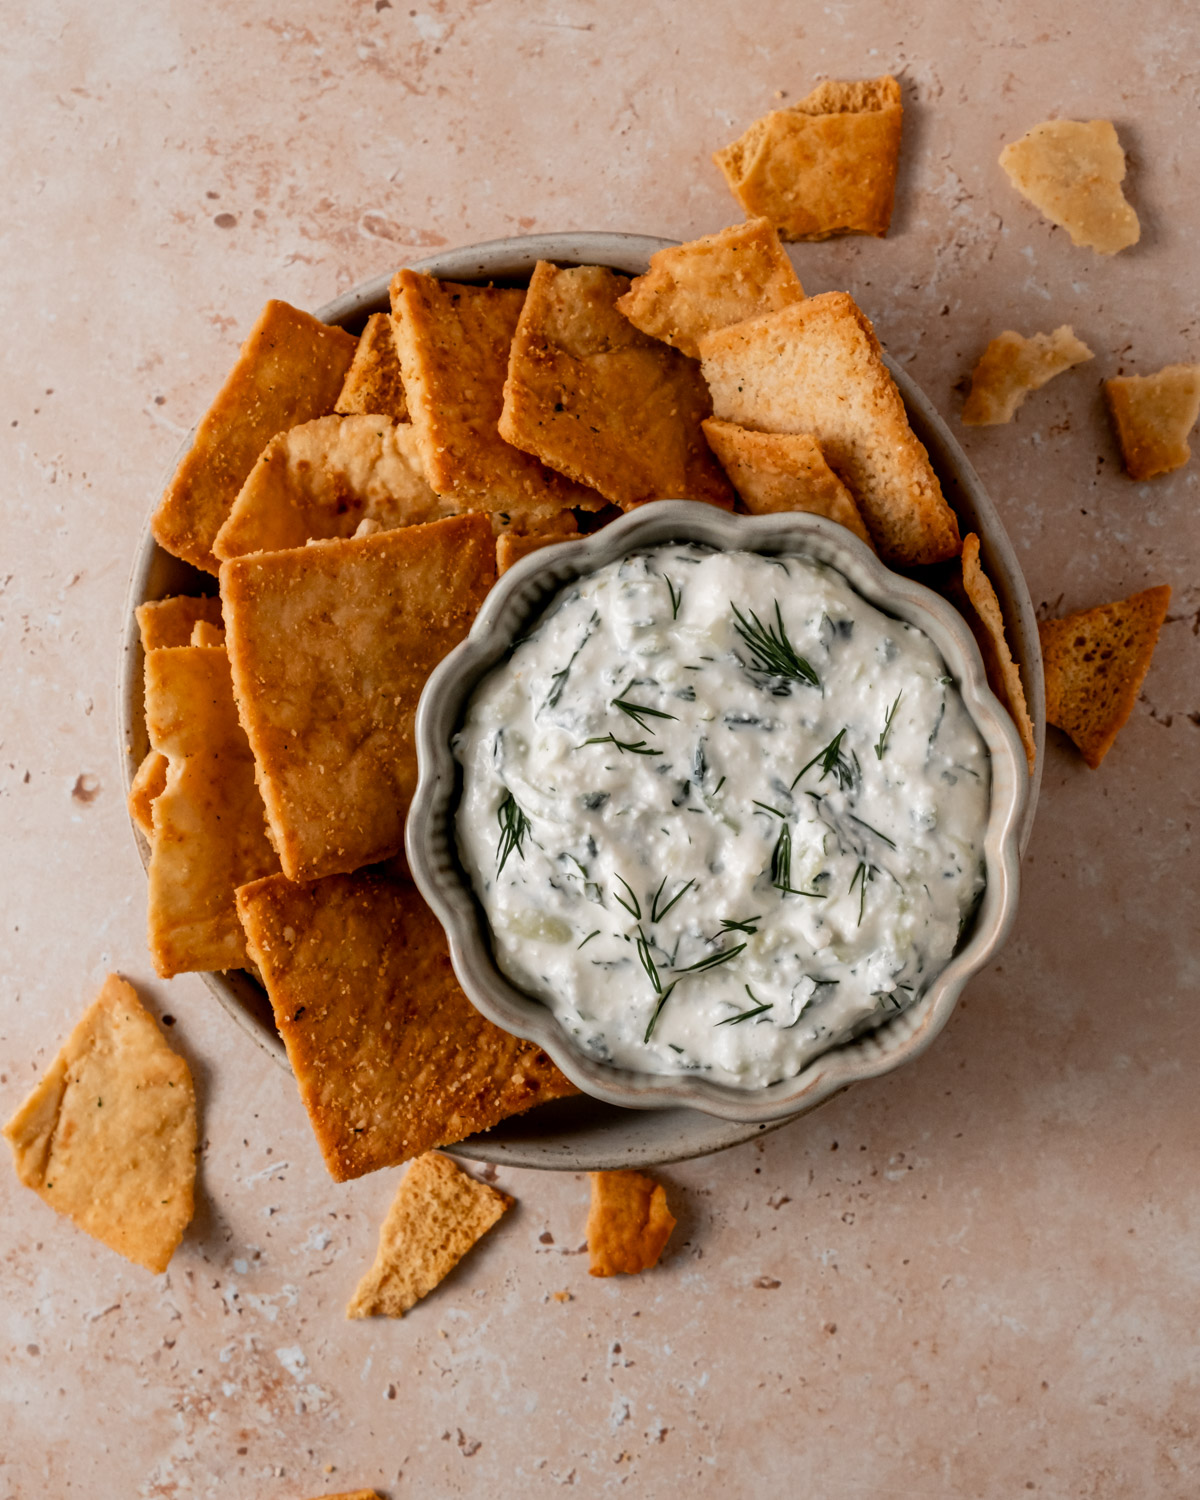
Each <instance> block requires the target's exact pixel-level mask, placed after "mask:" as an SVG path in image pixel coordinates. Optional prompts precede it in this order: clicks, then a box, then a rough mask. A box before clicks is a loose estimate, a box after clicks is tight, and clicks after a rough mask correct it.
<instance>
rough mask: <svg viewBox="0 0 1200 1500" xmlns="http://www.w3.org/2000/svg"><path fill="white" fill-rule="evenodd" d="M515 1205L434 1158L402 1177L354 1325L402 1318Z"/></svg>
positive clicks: (361, 1287)
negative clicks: (365, 1320) (360, 1322)
mask: <svg viewBox="0 0 1200 1500" xmlns="http://www.w3.org/2000/svg"><path fill="white" fill-rule="evenodd" d="M511 1205H512V1199H511V1198H510V1197H509V1196H508V1195H507V1194H506V1193H501V1192H499V1191H497V1189H496V1188H493V1187H489V1186H488V1185H487V1183H486V1182H476V1181H475V1179H474V1178H473V1177H468V1176H467V1174H466V1173H465V1172H464V1171H463V1170H462V1169H461V1168H460V1167H457V1166H455V1164H454V1163H453V1162H452V1161H451V1160H450V1158H449V1157H448V1156H439V1155H438V1154H437V1153H436V1152H434V1151H430V1152H427V1153H426V1155H424V1156H418V1157H417V1159H416V1161H414V1162H413V1164H412V1166H410V1167H409V1169H408V1171H407V1172H406V1173H405V1174H404V1181H403V1182H402V1183H401V1184H400V1186H399V1188H398V1189H397V1192H396V1196H395V1198H394V1199H393V1200H392V1206H391V1208H389V1209H388V1213H387V1218H386V1219H384V1221H383V1225H382V1227H381V1228H380V1231H379V1249H378V1250H377V1251H376V1253H375V1262H374V1264H373V1265H372V1267H371V1269H370V1270H369V1271H368V1272H367V1274H366V1275H365V1276H364V1277H363V1279H362V1280H361V1281H360V1282H359V1284H358V1287H357V1289H356V1291H355V1293H354V1296H353V1297H352V1298H351V1299H350V1305H349V1306H348V1307H347V1308H346V1316H347V1317H348V1318H376V1317H382V1318H402V1317H403V1316H404V1314H405V1313H406V1312H407V1311H408V1310H409V1308H410V1307H413V1306H414V1305H415V1304H416V1303H418V1302H419V1301H420V1300H421V1298H422V1297H425V1296H427V1295H428V1294H429V1293H430V1292H431V1291H433V1289H434V1287H435V1286H437V1285H438V1283H439V1282H441V1281H444V1280H445V1279H446V1277H447V1276H448V1275H449V1274H450V1272H451V1271H452V1270H453V1269H454V1267H455V1266H456V1265H457V1264H458V1263H459V1261H460V1260H462V1258H463V1256H464V1255H466V1253H467V1251H468V1250H469V1249H470V1248H471V1246H472V1245H474V1244H475V1242H476V1241H477V1240H480V1239H482V1238H483V1236H484V1235H485V1234H486V1233H487V1232H488V1230H489V1229H490V1228H491V1227H492V1225H493V1224H495V1223H496V1222H497V1221H498V1220H499V1219H500V1218H501V1216H502V1215H503V1214H504V1213H505V1212H506V1210H507V1209H508V1208H509V1207H511Z"/></svg>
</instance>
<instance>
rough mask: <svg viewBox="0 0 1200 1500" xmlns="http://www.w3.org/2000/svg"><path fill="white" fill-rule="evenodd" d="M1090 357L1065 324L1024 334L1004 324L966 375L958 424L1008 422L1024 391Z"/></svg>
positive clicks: (1085, 347) (1084, 345)
mask: <svg viewBox="0 0 1200 1500" xmlns="http://www.w3.org/2000/svg"><path fill="white" fill-rule="evenodd" d="M1092 357H1093V355H1092V351H1091V350H1090V349H1089V348H1088V346H1087V345H1086V344H1085V343H1084V342H1083V340H1082V339H1077V338H1076V337H1075V332H1074V330H1073V329H1072V328H1070V327H1069V326H1068V325H1067V324H1066V323H1064V324H1063V325H1062V326H1061V327H1060V328H1056V329H1055V330H1054V332H1053V333H1035V334H1033V335H1032V336H1031V337H1029V338H1023V337H1022V336H1021V334H1019V333H1014V332H1013V331H1012V330H1011V329H1010V328H1006V329H1005V330H1004V332H1003V333H1000V334H997V335H996V337H995V338H994V339H993V340H992V341H991V343H990V344H989V345H988V346H987V348H986V349H985V350H984V351H983V355H982V357H981V358H980V361H979V363H978V364H977V365H976V366H975V369H974V372H973V373H972V375H971V389H970V392H969V393H968V395H967V399H966V401H965V402H964V403H963V409H962V420H963V426H964V427H995V426H997V425H998V424H999V423H1001V422H1011V421H1012V419H1013V415H1014V413H1015V412H1016V410H1017V408H1018V407H1019V406H1020V405H1021V403H1022V402H1023V401H1024V400H1025V397H1026V396H1028V394H1029V393H1030V391H1037V390H1040V389H1041V388H1042V386H1044V385H1045V384H1046V382H1047V381H1049V380H1053V379H1054V377H1055V376H1056V375H1061V374H1062V372H1063V371H1064V370H1069V369H1070V368H1071V367H1072V365H1080V364H1083V362H1084V361H1085V360H1088V359H1091V358H1092Z"/></svg>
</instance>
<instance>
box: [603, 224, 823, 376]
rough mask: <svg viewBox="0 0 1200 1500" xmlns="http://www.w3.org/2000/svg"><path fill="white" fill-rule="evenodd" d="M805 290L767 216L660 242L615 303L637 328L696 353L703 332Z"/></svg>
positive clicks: (796, 297)
mask: <svg viewBox="0 0 1200 1500" xmlns="http://www.w3.org/2000/svg"><path fill="white" fill-rule="evenodd" d="M803 296H804V288H803V287H802V286H801V285H800V278H799V277H798V276H797V275H796V273H795V271H794V270H793V269H792V263H791V261H790V260H789V259H788V257H787V251H786V250H785V249H784V248H783V246H782V245H781V244H780V243H779V236H778V235H777V234H776V233H775V230H774V228H773V226H772V225H771V223H770V222H769V220H767V219H750V220H749V221H748V222H747V223H745V224H734V225H732V226H731V227H730V228H729V229H722V230H721V232H720V234H709V235H705V236H704V238H703V239H699V240H691V241H689V243H688V244H686V245H672V246H671V248H670V249H669V250H656V251H655V253H654V254H653V255H652V256H651V257H650V269H649V270H648V271H647V272H646V273H645V275H644V276H638V277H636V278H635V279H634V280H633V281H632V282H631V283H630V287H629V290H628V291H627V292H626V293H625V295H624V296H623V297H618V298H617V307H618V309H619V310H620V311H621V312H622V313H624V315H625V316H626V317H627V318H628V319H629V321H630V322H631V323H632V324H633V326H634V327H635V328H640V329H641V331H642V332H643V333H648V334H649V335H650V336H651V338H656V339H662V340H663V341H664V342H665V343H668V344H671V345H673V346H674V347H675V348H676V349H678V350H679V351H680V352H681V353H682V354H687V355H689V356H690V357H691V358H693V359H695V358H696V357H697V356H698V355H699V353H700V349H699V346H698V343H697V340H698V339H699V338H700V336H701V334H705V333H712V332H713V330H714V329H716V328H727V327H728V326H729V324H730V323H741V322H743V321H744V320H745V319H746V318H757V317H761V316H762V314H763V313H769V312H775V311H776V309H778V308H780V307H786V306H787V304H788V303H789V302H799V301H800V300H801V299H802V298H803Z"/></svg>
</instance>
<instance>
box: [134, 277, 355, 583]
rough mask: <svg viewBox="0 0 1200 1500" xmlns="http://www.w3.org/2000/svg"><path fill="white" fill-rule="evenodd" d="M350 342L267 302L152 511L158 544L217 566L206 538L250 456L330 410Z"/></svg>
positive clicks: (212, 534) (239, 481) (337, 330)
mask: <svg viewBox="0 0 1200 1500" xmlns="http://www.w3.org/2000/svg"><path fill="white" fill-rule="evenodd" d="M357 346H358V340H357V339H355V338H353V337H352V336H351V335H350V334H348V333H345V332H344V331H343V330H342V329H340V328H331V327H329V326H327V325H326V324H325V323H320V322H318V321H317V319H316V318H310V317H309V315H308V314H307V313H303V312H300V311H299V310H298V309H297V308H294V307H289V306H288V304H287V303H286V302H268V303H267V305H266V307H265V308H263V310H262V313H261V314H260V316H259V319H258V322H257V323H256V324H255V325H254V327H253V328H252V329H251V330H250V336H249V338H248V339H247V340H246V342H245V343H244V344H243V345H242V349H241V353H240V354H239V355H238V358H237V363H236V364H235V365H234V367H233V369H232V370H231V371H230V372H229V375H228V376H227V377H226V380H225V384H224V385H223V386H222V387H221V389H220V392H219V393H218V395H217V399H216V400H215V401H214V402H213V404H212V406H211V407H209V409H208V411H207V412H206V413H205V415H204V416H203V417H202V418H201V421H200V425H199V426H198V427H197V428H196V436H195V438H194V440H193V442H192V446H191V448H190V449H189V450H188V452H187V453H186V454H185V455H184V457H183V462H182V463H181V464H180V465H179V468H178V469H176V471H175V477H174V478H173V479H172V480H171V483H170V484H169V485H168V486H167V490H166V493H165V494H164V495H163V498H162V501H161V502H160V504H159V507H158V509H157V510H156V511H155V512H154V518H153V520H152V522H151V528H152V530H153V532H154V537H155V540H156V541H157V542H158V544H159V546H161V547H165V548H166V549H167V551H168V552H172V553H174V554H175V556H176V557H182V558H183V560H184V561H185V562H190V563H191V564H193V566H194V567H197V568H204V569H205V570H206V571H207V572H209V573H215V572H216V571H217V567H218V563H217V559H216V558H215V557H214V556H213V552H212V544H213V539H214V538H215V536H216V534H217V532H218V531H220V529H221V525H222V522H223V521H224V520H225V517H226V516H227V515H228V514H229V510H230V507H231V506H232V505H233V502H234V501H235V500H236V499H237V493H238V491H239V490H240V489H241V487H242V485H243V484H244V483H245V481H246V476H247V474H249V472H250V470H251V469H252V468H253V467H254V461H255V459H257V457H258V455H259V454H260V453H261V452H262V450H263V448H264V446H265V445H266V444H267V443H268V442H269V441H270V439H271V438H273V437H274V436H275V434H276V433H277V432H284V431H286V430H287V428H289V427H295V426H296V424H297V423H298V422H309V421H311V420H312V419H313V417H323V416H325V415H326V413H328V412H331V411H332V410H333V405H334V402H335V401H336V400H337V398H338V393H339V392H340V391H341V388H342V381H343V380H344V379H345V377H346V371H347V370H348V369H349V368H350V362H351V360H352V359H353V358H354V351H355V349H356V348H357Z"/></svg>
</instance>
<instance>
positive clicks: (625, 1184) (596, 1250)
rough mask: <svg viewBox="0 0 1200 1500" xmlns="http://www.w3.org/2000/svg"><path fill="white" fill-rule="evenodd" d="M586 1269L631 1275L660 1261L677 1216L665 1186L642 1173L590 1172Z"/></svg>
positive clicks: (593, 1272) (599, 1273)
mask: <svg viewBox="0 0 1200 1500" xmlns="http://www.w3.org/2000/svg"><path fill="white" fill-rule="evenodd" d="M588 1175H589V1176H590V1177H591V1179H592V1205H591V1208H590V1209H589V1211H588V1221H587V1243H588V1259H589V1265H588V1272H589V1274H590V1275H592V1276H616V1275H618V1274H622V1275H626V1276H633V1275H636V1274H637V1272H639V1271H645V1270H648V1269H649V1268H650V1267H651V1266H654V1265H657V1264H658V1257H659V1256H660V1255H661V1254H662V1252H663V1247H664V1245H665V1244H666V1243H667V1240H668V1238H669V1236H670V1233H671V1231H672V1229H674V1228H675V1216H674V1214H672V1212H671V1210H670V1209H669V1208H668V1207H667V1195H666V1193H665V1192H664V1191H663V1189H662V1185H661V1184H660V1183H657V1182H655V1181H654V1179H653V1178H652V1177H647V1176H646V1175H645V1174H644V1173H642V1172H629V1171H618V1172H591V1173H589V1174H588Z"/></svg>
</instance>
